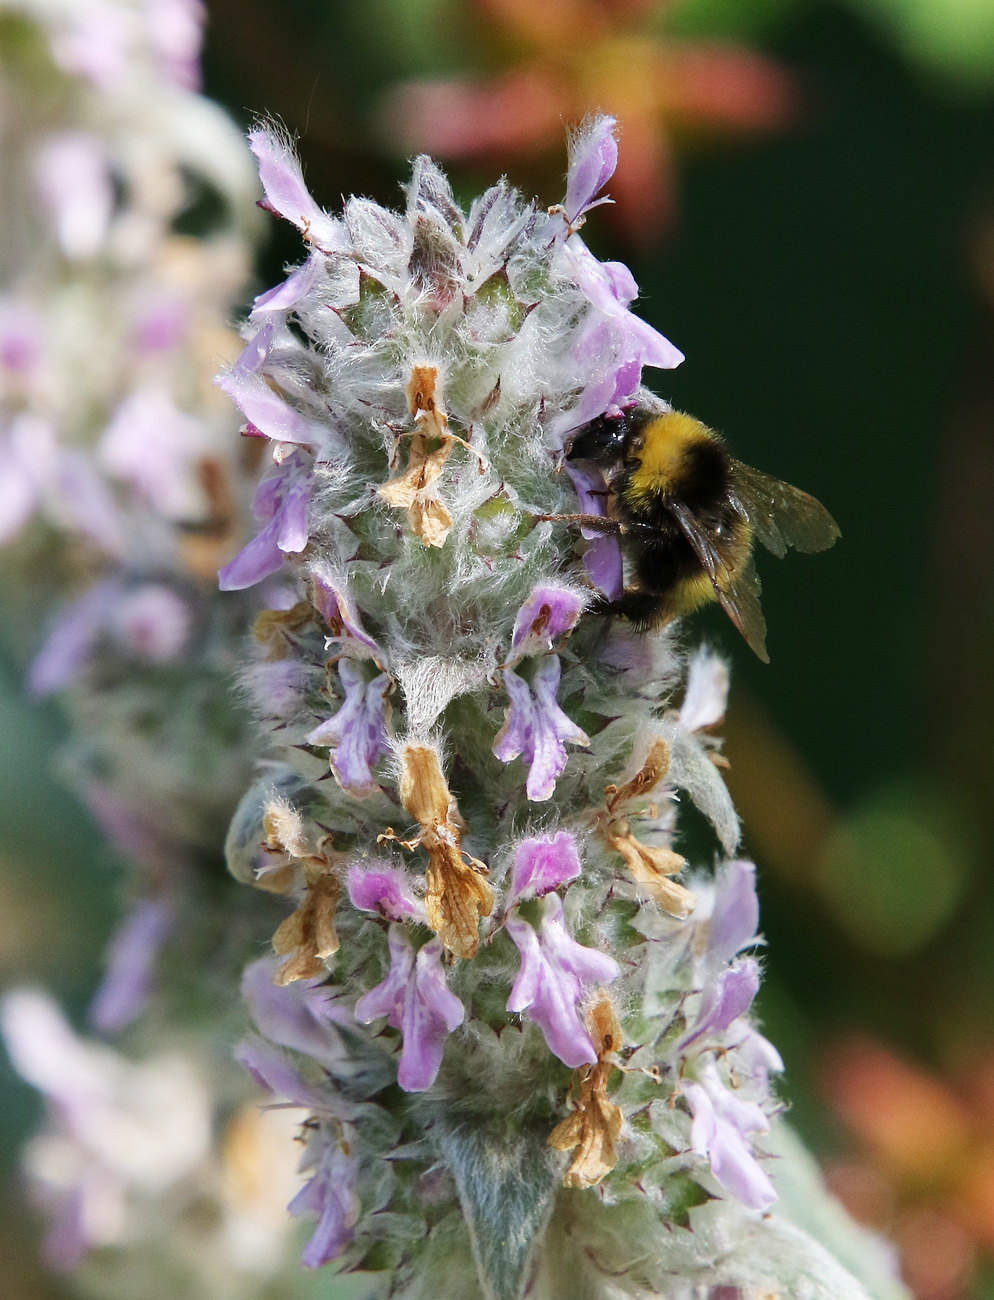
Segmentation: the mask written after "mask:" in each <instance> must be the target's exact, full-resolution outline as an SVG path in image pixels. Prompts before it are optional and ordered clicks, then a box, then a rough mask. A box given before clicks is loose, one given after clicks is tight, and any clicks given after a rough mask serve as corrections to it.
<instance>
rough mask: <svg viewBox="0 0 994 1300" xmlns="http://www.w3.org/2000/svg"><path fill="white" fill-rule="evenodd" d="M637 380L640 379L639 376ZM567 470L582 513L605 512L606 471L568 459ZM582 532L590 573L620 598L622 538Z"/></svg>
mask: <svg viewBox="0 0 994 1300" xmlns="http://www.w3.org/2000/svg"><path fill="white" fill-rule="evenodd" d="M635 382H636V383H638V380H637V379H636V381H635ZM566 473H567V474H568V475H569V477H570V478H571V479H572V481H573V486H574V487H575V488H576V494H577V496H578V497H579V499H580V511H581V513H582V514H585V515H601V516H603V515H606V514H607V499H608V495H609V493H608V486H607V479H606V478H605V477H604V471H603V470H602V469H601V468H600V467H599V466H597V465H592V464H589V463H588V464H586V465H584V466H583V467H582V468H581V467H580V466H579V465H575V464H572V463H570V462H567V464H566ZM580 533H581V535H582V536H583V537H585V538H586V539H587V541H588V543H589V545H588V546H587V549H586V550H585V551H584V553H583V567H584V569H585V570H586V573H587V577H588V578H589V579H590V581H591V582H592V583H593V584H594V586H595V587H596V588H597V589H598V591H601V592H603V593H604V595H605V596H606V597H607V598H608V600H618V599H619V598H620V597H621V595H622V593H623V592H624V589H625V566H624V559H623V556H622V551H621V539H620V538H619V537H618V536H616V535H615V534H612V533H598V532H596V531H595V530H594V529H593V528H582V527H581V529H580Z"/></svg>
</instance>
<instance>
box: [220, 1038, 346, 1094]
mask: <svg viewBox="0 0 994 1300" xmlns="http://www.w3.org/2000/svg"><path fill="white" fill-rule="evenodd" d="M235 1060H236V1061H237V1062H238V1064H239V1065H240V1066H242V1068H243V1069H245V1070H247V1071H248V1072H249V1074H250V1075H251V1076H252V1078H253V1079H254V1080H255V1081H256V1083H257V1084H258V1085H259V1087H260V1088H265V1090H266V1091H267V1092H271V1093H272V1094H273V1096H274V1097H279V1098H281V1099H283V1100H284V1101H289V1102H292V1104H293V1105H294V1106H303V1107H305V1109H307V1110H320V1111H328V1110H329V1100H328V1097H327V1095H326V1094H325V1092H323V1091H321V1090H320V1089H318V1088H314V1087H312V1086H311V1085H310V1084H309V1083H307V1082H306V1081H305V1079H304V1078H303V1076H302V1075H301V1073H300V1071H299V1070H298V1069H297V1067H296V1066H295V1065H294V1063H293V1061H292V1060H291V1059H290V1057H289V1056H288V1055H287V1054H286V1052H284V1051H282V1050H281V1049H280V1048H278V1047H273V1045H272V1044H271V1043H264V1042H263V1041H262V1040H261V1039H249V1040H247V1041H246V1042H244V1043H239V1045H238V1046H237V1047H236V1048H235ZM346 1109H350V1108H349V1107H348V1106H347V1105H346Z"/></svg>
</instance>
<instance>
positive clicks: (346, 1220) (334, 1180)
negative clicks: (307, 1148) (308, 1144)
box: [287, 1133, 361, 1268]
mask: <svg viewBox="0 0 994 1300" xmlns="http://www.w3.org/2000/svg"><path fill="white" fill-rule="evenodd" d="M320 1140H321V1141H322V1142H324V1144H325V1149H324V1151H323V1152H322V1154H321V1157H320V1159H319V1161H318V1167H317V1171H316V1172H315V1174H314V1177H313V1178H311V1180H310V1181H309V1182H308V1183H306V1184H305V1185H304V1186H303V1187H302V1188H301V1190H300V1191H299V1192H298V1193H297V1195H296V1196H295V1197H294V1198H293V1200H292V1201H291V1202H290V1204H289V1206H288V1207H287V1208H288V1210H289V1212H290V1214H292V1215H293V1216H294V1217H296V1216H297V1215H300V1214H316V1215H317V1216H318V1223H317V1227H316V1228H315V1229H314V1234H313V1236H312V1237H311V1239H310V1241H309V1242H308V1243H307V1245H306V1246H305V1247H304V1251H303V1253H302V1255H301V1257H300V1262H301V1264H303V1266H304V1268H320V1267H321V1266H322V1265H323V1264H327V1263H329V1262H330V1261H331V1260H333V1259H337V1258H338V1256H339V1255H340V1254H341V1253H342V1251H343V1250H344V1249H345V1247H346V1246H347V1245H348V1243H349V1242H350V1241H351V1240H352V1238H353V1236H354V1235H355V1225H356V1224H357V1223H358V1221H359V1213H360V1210H361V1204H360V1201H359V1197H358V1194H357V1192H356V1181H357V1177H358V1164H357V1161H356V1159H355V1157H354V1156H352V1155H351V1154H349V1153H348V1152H346V1150H345V1149H344V1145H343V1143H342V1142H340V1141H336V1140H335V1139H333V1138H332V1137H331V1136H330V1135H329V1134H327V1133H322V1134H321V1138H320Z"/></svg>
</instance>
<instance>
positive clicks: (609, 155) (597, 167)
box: [563, 116, 618, 226]
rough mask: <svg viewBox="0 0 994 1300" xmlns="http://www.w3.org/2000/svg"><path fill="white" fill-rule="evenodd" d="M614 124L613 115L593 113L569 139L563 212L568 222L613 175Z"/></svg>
mask: <svg viewBox="0 0 994 1300" xmlns="http://www.w3.org/2000/svg"><path fill="white" fill-rule="evenodd" d="M617 125H618V123H617V121H616V119H615V118H613V117H606V116H600V117H595V118H594V119H593V120H592V121H588V122H585V123H584V124H583V126H582V127H581V128H580V130H579V131H578V132H577V133H576V135H575V136H574V137H573V139H572V140H571V142H570V151H569V170H568V172H567V175H566V197H565V199H564V200H563V212H564V215H565V217H566V220H567V222H568V223H569V224H570V225H571V226H573V225H575V224H576V222H577V221H578V219H579V218H580V217H581V216H582V215H583V213H584V212H586V211H588V210H589V209H590V207H592V206H593V201H594V199H595V197H596V196H597V195H598V194H599V193H600V191H601V190H602V189H603V188H604V186H605V185H606V184H607V183H608V181H609V180H610V179H611V177H612V176H613V175H614V172H615V168H616V167H617V166H618V141H617V139H616V137H615V131H616V129H617ZM601 201H602V202H603V200H601Z"/></svg>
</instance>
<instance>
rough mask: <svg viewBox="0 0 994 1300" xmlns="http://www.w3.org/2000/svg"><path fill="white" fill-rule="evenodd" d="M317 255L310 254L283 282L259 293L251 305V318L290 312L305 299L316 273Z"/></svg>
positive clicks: (312, 285) (317, 265)
mask: <svg viewBox="0 0 994 1300" xmlns="http://www.w3.org/2000/svg"><path fill="white" fill-rule="evenodd" d="M318 267H319V262H318V255H317V254H316V253H312V254H311V256H310V257H309V258H308V259H307V261H306V262H302V263H301V265H300V266H298V267H296V268H295V269H294V270H293V271H291V272H290V274H289V275H288V276H287V278H286V279H285V280H282V281H281V282H280V283H279V284H277V285H274V286H273V288H272V289H267V290H266V292H265V293H260V294H259V296H258V298H256V300H255V302H254V303H253V304H252V316H253V318H255V316H257V315H258V314H259V313H260V312H270V311H290V310H291V309H292V308H293V307H296V305H297V303H298V302H300V301H301V299H302V298H306V297H307V295H308V294H309V293H310V291H311V289H312V288H313V287H314V281H315V280H316V278H317V273H318Z"/></svg>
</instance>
